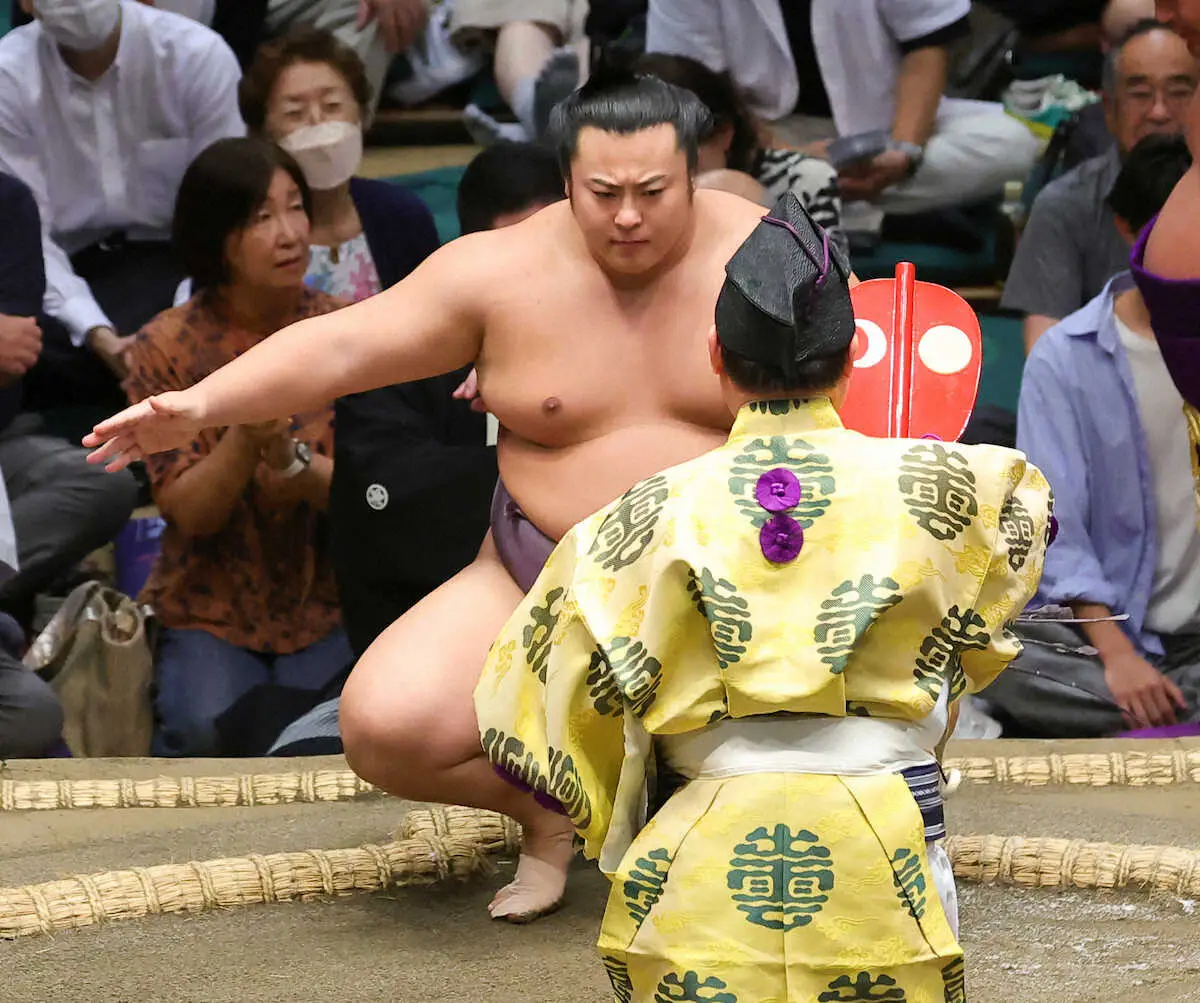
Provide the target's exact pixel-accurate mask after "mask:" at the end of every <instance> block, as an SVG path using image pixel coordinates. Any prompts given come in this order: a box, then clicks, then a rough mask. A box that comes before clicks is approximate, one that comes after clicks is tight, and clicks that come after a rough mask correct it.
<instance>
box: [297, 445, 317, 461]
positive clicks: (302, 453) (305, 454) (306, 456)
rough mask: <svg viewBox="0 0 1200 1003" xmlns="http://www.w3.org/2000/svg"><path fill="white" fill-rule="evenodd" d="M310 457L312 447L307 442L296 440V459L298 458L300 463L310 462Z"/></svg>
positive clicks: (311, 455)
mask: <svg viewBox="0 0 1200 1003" xmlns="http://www.w3.org/2000/svg"><path fill="white" fill-rule="evenodd" d="M312 457H313V454H312V448H311V447H310V446H309V444H308V443H307V442H297V443H296V459H297V460H299V461H300V462H301V463H304V464H309V463H312Z"/></svg>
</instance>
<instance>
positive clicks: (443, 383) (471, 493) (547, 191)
mask: <svg viewBox="0 0 1200 1003" xmlns="http://www.w3.org/2000/svg"><path fill="white" fill-rule="evenodd" d="M563 197H564V189H563V181H562V175H561V173H560V172H559V169H558V164H557V163H556V161H555V159H554V155H553V154H552V153H551V152H550V151H548V150H545V149H542V148H539V147H536V146H534V145H532V144H527V143H499V144H496V145H495V146H492V147H489V148H488V149H486V150H484V151H483V152H482V153H480V154H479V155H478V156H476V158H475V159H474V160H473V161H472V162H471V164H470V165H469V166H468V167H467V169H466V171H465V172H464V173H463V177H462V181H461V182H460V185H459V191H458V216H459V220H460V222H461V225H462V229H463V231H464V232H465V233H471V232H475V231H478V230H491V229H495V228H497V227H499V226H508V225H511V224H513V223H517V222H520V220H522V219H524V218H525V217H526V216H528V215H530V214H531V213H533V212H536V211H537V210H538V209H541V208H543V207H544V206H546V205H548V204H550V203H551V202H557V201H558V200H560V199H562V198H563ZM468 372H469V370H459V371H457V372H453V373H446V374H445V375H443V376H436V377H433V378H432V379H428V380H420V381H417V382H415V383H404V384H400V385H397V386H393V387H385V388H383V389H381V390H372V391H370V392H368V393H365V394H355V395H353V396H351V397H344V398H342V399H341V400H340V401H339V402H338V411H337V442H336V458H337V462H336V463H335V465H334V480H333V494H332V499H331V503H330V504H331V514H332V519H333V545H334V568H335V571H336V573H337V576H338V588H339V589H340V591H341V600H342V616H343V619H344V621H345V625H346V631H347V633H348V634H349V635H350V643H351V646H352V647H353V648H354V651H355V653H356V654H358V655H361V654H362V652H364V651H365V650H366V649H367V647H368V646H369V645H370V644H371V642H372V641H374V640H375V638H376V637H378V636H379V635H380V634H381V633H382V632H383V631H384V630H385V629H386V628H387V627H388V626H389V625H390V624H391V623H392V622H393V621H394V620H397V619H399V617H400V615H401V614H402V613H404V612H405V611H406V610H408V609H409V608H410V607H411V606H414V605H415V604H416V603H417V602H419V601H420V600H421V599H423V598H424V597H425V596H426V595H428V594H429V593H430V592H432V591H433V590H434V589H435V588H437V587H438V586H439V585H441V584H442V583H443V582H446V581H448V580H449V579H450V578H452V577H454V575H456V574H457V573H458V572H459V571H461V570H462V569H463V568H465V567H466V566H467V565H468V564H470V563H471V561H472V560H473V559H474V557H475V552H476V551H477V550H478V549H479V545H480V543H482V541H483V537H484V535H485V534H486V533H487V529H488V513H489V507H490V504H491V499H492V491H493V489H494V488H495V486H496V477H497V469H496V450H495V447H494V446H491V445H489V444H488V441H487V440H488V435H487V431H486V421H485V418H484V416H483V414H480V413H478V412H477V411H475V410H473V409H472V408H471V407H469V406H468V404H467V402H466V401H464V400H461V399H454V396H453V395H454V393H455V390H456V388H457V387H459V385H460V384H461V383H462V382H463V380H464V379H465V378H466V377H467V375H468ZM460 396H466V395H460Z"/></svg>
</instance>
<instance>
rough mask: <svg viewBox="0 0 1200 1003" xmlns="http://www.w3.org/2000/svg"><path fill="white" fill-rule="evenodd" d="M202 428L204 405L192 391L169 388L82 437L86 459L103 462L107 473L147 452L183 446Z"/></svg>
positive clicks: (89, 461) (143, 455) (90, 461)
mask: <svg viewBox="0 0 1200 1003" xmlns="http://www.w3.org/2000/svg"><path fill="white" fill-rule="evenodd" d="M202 428H204V406H203V403H202V400H201V399H199V398H198V397H197V395H196V394H195V393H194V391H191V390H185V391H172V392H171V393H165V394H158V395H156V396H154V397H147V398H146V399H145V400H144V401H142V402H141V403H139V404H134V405H133V406H132V407H127V408H126V409H125V410H124V411H121V412H120V413H118V414H115V415H113V416H112V417H111V418H108V419H106V420H104V421H102V422H100V424H99V425H97V426H96V427H95V428H93V429H92V431H91V434H90V435H85V436H84V437H83V444H84V445H85V446H86V447H87V448H88V449H91V450H92V452H91V453H90V454H88V463H103V464H104V469H105V470H107V471H109V472H110V473H114V472H116V471H118V470H123V469H125V467H127V466H129V464H131V463H134V462H136V461H137V460H141V459H144V458H145V457H146V456H149V455H150V454H151V453H161V452H164V451H166V450H168V449H178V448H180V447H181V446H186V445H187V444H188V443H189V442H191V441H192V440H193V439H194V438H195V437H196V433H197V432H199V431H200V430H201V429H202Z"/></svg>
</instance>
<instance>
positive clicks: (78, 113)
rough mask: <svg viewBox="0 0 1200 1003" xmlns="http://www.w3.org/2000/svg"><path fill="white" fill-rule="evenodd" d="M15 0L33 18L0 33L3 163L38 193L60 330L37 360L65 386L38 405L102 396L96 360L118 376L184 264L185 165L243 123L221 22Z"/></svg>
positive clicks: (129, 4) (101, 0)
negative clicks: (178, 248)
mask: <svg viewBox="0 0 1200 1003" xmlns="http://www.w3.org/2000/svg"><path fill="white" fill-rule="evenodd" d="M21 5H22V7H23V9H25V11H26V12H27V13H31V14H33V15H34V17H35V18H36V20H35V22H34V23H32V24H29V25H25V26H24V27H21V28H17V29H15V30H13V31H12V32H10V33H9V34H8V35H6V36H5V37H4V38H3V39H0V171H5V172H7V173H9V174H12V175H14V176H15V177H17V178H19V179H21V180H22V181H24V182H25V183H26V184H27V185H28V186H29V187H30V188H31V189H32V190H33V192H34V195H35V197H36V199H37V202H38V207H39V209H40V211H41V217H42V237H43V239H42V247H43V252H44V256H45V264H46V297H45V303H44V310H45V314H46V315H47V316H48V317H50V318H52V319H53V320H55V321H58V322H59V324H61V327H62V328H64V329H65V331H63V330H61V329H58V325H49V326H48V328H47V330H46V332H45V333H46V342H45V346H44V353H43V359H42V362H41V363H40V367H39V368H42V369H43V370H44V372H45V375H46V377H47V378H46V380H44V381H41V382H42V383H44V384H49V385H51V386H53V385H57V386H58V387H59V389H60V391H61V397H62V398H63V399H62V401H60V402H55V401H48V400H44V399H38V400H37V401H36V406H41V407H45V406H49V405H51V404H53V403H69V404H75V405H79V404H88V403H103V402H107V400H108V399H110V398H111V396H112V394H113V393H114V391H115V389H116V380H115V379H114V378H113V377H112V376H109V375H107V374H106V373H105V371H104V368H102V367H100V366H99V365H97V364H96V363H97V361H99V362H101V363H103V364H104V367H105V368H107V370H108V371H110V372H111V373H113V374H116V375H117V376H120V375H122V374H123V371H124V358H123V357H124V351H125V348H126V347H127V345H128V343H129V339H130V338H131V337H132V336H133V335H134V334H136V332H137V330H138V329H139V328H140V327H141V326H142V325H143V324H144V323H145V322H146V321H147V320H149V319H150V318H151V317H152V316H154V315H155V314H156V313H158V312H159V311H160V310H163V309H166V308H167V307H169V306H171V303H172V296H173V293H174V290H175V287H176V285H177V284H178V282H179V280H180V278H181V277H182V276H181V275H180V273H179V271H178V269H177V266H176V265H175V264H174V261H173V259H172V257H171V256H170V254H169V253H168V245H167V243H166V242H167V240H168V238H169V235H170V227H171V217H172V214H173V212H174V204H175V194H176V191H177V189H178V187H179V182H180V179H181V178H182V176H183V172H184V170H185V169H186V168H187V166H188V164H189V163H190V162H191V160H192V159H193V158H194V157H195V156H196V154H198V153H199V152H200V151H201V150H203V149H205V148H206V147H207V146H209V145H210V144H211V143H212V142H214V141H215V140H217V139H221V138H223V137H226V136H235V135H241V134H242V133H244V131H245V127H244V125H243V124H242V121H241V117H240V115H239V113H238V106H237V85H238V80H239V78H240V71H239V68H238V65H237V61H236V59H235V58H234V55H233V53H232V52H231V51H230V49H229V46H228V45H226V43H225V42H224V41H223V40H222V39H221V38H220V37H219V36H218V35H217V34H216V33H215V32H213V31H211V30H210V29H208V28H205V27H204V26H202V25H199V24H197V23H195V22H193V21H190V20H188V19H186V18H181V17H177V16H175V15H173V14H169V13H166V12H163V11H158V10H155V9H154V8H153V7H150V6H147V5H145V4H142V3H136V2H133V0H21ZM56 335H57V336H56ZM67 338H69V343H68V342H67V340H66V339H67ZM84 346H87V348H89V349H90V350H91V351H90V352H87V351H84V350H83V347H84ZM38 382H39V381H38V380H37V379H36V378H35V379H34V380H33V381H32V384H31V389H32V386H33V385H37V384H38ZM35 397H38V398H41V397H43V395H42V394H39V393H35Z"/></svg>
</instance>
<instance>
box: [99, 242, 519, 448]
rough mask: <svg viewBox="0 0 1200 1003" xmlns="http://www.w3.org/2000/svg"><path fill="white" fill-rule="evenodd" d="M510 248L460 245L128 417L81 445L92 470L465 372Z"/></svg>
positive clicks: (279, 334)
mask: <svg viewBox="0 0 1200 1003" xmlns="http://www.w3.org/2000/svg"><path fill="white" fill-rule="evenodd" d="M504 240H505V235H504V234H503V232H485V233H480V234H472V235H470V236H468V237H464V238H462V239H461V240H456V241H454V242H452V243H450V244H447V245H446V246H445V247H443V248H442V249H441V250H439V251H437V252H436V253H434V254H433V255H431V256H430V257H429V258H427V259H426V260H425V262H423V263H422V264H421V265H420V266H419V267H418V268H417V269H416V271H414V272H413V273H412V274H411V275H409V276H408V277H407V278H405V279H404V280H403V281H402V282H400V283H399V284H397V285H395V286H393V287H392V288H391V289H388V290H387V291H385V292H383V293H380V294H379V295H378V296H373V297H371V298H369V299H366V300H363V301H362V302H360V303H356V304H355V305H353V306H348V307H346V308H345V309H342V310H338V311H336V312H335V313H329V314H324V315H322V316H320V317H312V318H310V319H308V320H304V321H300V322H299V323H297V324H292V325H291V326H290V327H286V328H284V329H283V330H281V331H279V332H277V333H276V334H273V335H271V336H270V337H268V338H264V339H263V341H261V342H260V343H259V344H257V345H255V346H254V348H252V349H251V350H250V351H248V352H246V353H245V354H244V355H242V356H241V357H239V358H237V359H235V360H234V361H232V362H230V363H228V364H227V365H225V366H222V367H221V368H220V369H218V370H217V371H216V372H214V373H213V374H212V375H211V376H209V377H208V378H207V379H205V380H202V381H201V382H199V383H197V384H196V385H195V386H193V387H190V388H188V389H187V390H182V391H177V392H172V393H165V394H160V395H157V396H154V397H149V398H147V399H146V400H144V401H142V402H140V403H138V404H135V405H133V406H132V407H129V408H126V409H125V410H124V411H122V412H120V413H119V414H117V415H114V416H113V417H111V418H109V419H107V420H106V421H103V422H101V423H100V424H98V425H97V426H96V427H95V428H94V429H93V431H92V433H91V434H90V435H88V436H87V437H85V438H84V440H83V444H84V445H85V446H88V447H89V448H92V449H94V450H95V451H94V452H93V453H92V454H91V456H90V457H89V460H90V462H92V463H105V464H106V465H107V469H109V470H119V469H121V468H122V467H124V466H126V465H128V464H129V463H131V462H133V461H135V460H137V459H140V458H141V457H143V456H145V455H146V454H149V453H156V452H161V451H163V450H167V449H176V448H179V447H180V446H183V445H185V444H186V443H188V442H190V441H191V440H192V439H193V438H194V437H195V435H196V433H197V432H198V431H199V430H200V429H202V428H221V427H226V426H230V425H245V424H251V423H255V422H262V421H268V420H270V419H273V418H280V417H286V416H290V415H294V414H299V413H302V412H305V411H311V410H314V409H316V408H319V407H321V406H322V405H324V404H326V403H327V402H329V401H331V400H333V399H334V398H337V397H341V396H344V395H345V394H351V393H359V392H361V391H365V390H373V389H375V388H377V387H382V386H388V385H390V384H393V383H406V382H409V381H411V380H419V379H424V378H426V377H429V376H437V375H439V374H441V373H446V372H450V371H451V370H454V369H457V368H459V367H460V366H464V365H466V364H467V363H469V362H471V361H472V360H473V359H475V358H476V357H477V356H478V355H479V352H480V348H481V345H482V342H483V331H484V324H485V317H486V312H487V308H486V303H487V297H488V295H489V290H494V289H496V288H503V286H497V283H503V282H504V281H505V278H504V276H503V275H502V274H500V273H501V271H502V268H503V266H502V264H499V263H500V262H503V261H504V259H505V253H506V248H505V246H504ZM497 245H499V246H497Z"/></svg>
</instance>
